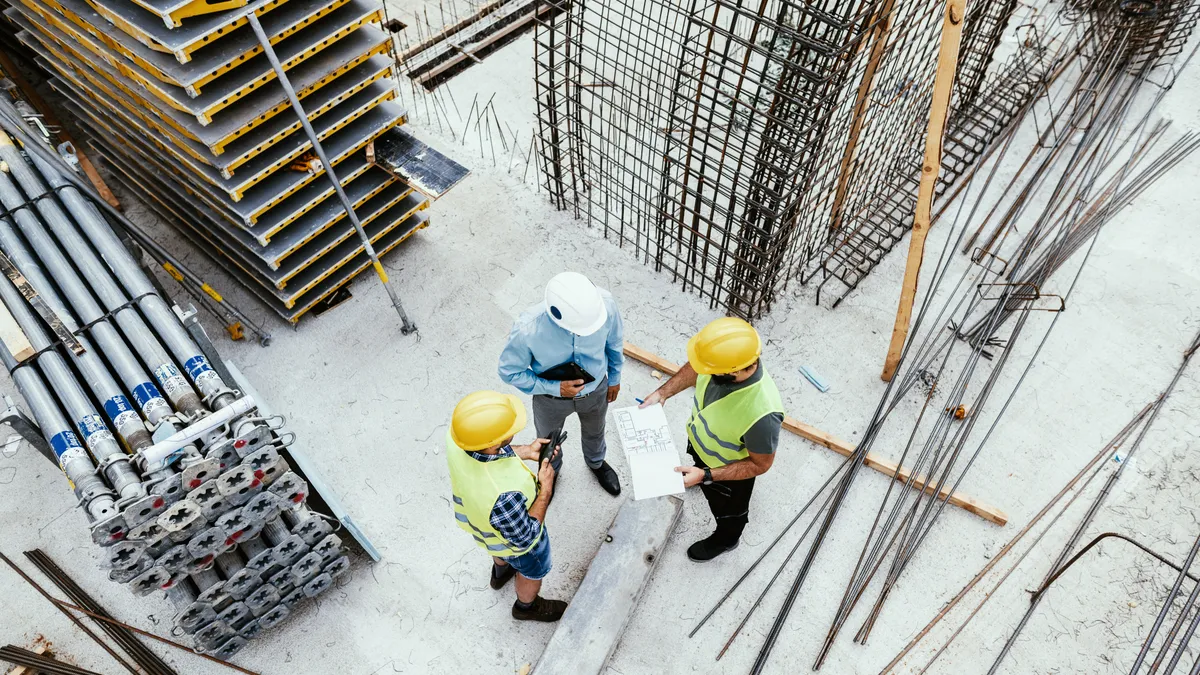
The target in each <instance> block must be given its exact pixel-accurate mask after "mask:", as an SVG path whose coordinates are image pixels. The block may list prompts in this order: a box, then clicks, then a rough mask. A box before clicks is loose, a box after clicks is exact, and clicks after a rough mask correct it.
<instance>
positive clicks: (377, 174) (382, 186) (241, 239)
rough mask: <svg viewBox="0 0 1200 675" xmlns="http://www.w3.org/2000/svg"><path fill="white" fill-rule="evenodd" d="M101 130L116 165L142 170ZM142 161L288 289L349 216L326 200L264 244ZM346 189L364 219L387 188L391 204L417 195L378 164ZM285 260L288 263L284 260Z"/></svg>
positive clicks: (96, 137) (159, 182)
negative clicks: (317, 243) (316, 245)
mask: <svg viewBox="0 0 1200 675" xmlns="http://www.w3.org/2000/svg"><path fill="white" fill-rule="evenodd" d="M96 131H98V133H93V147H96V148H97V150H99V151H100V152H101V154H103V155H104V156H105V157H106V158H107V159H108V161H109V162H110V163H112V164H114V165H116V166H117V168H119V169H121V170H123V171H125V172H126V173H127V174H129V175H130V176H134V175H136V174H138V173H139V172H138V171H135V170H133V169H131V168H130V166H133V164H132V162H133V161H135V160H133V159H132V158H130V157H128V155H127V154H126V153H125V152H122V151H121V150H120V149H119V145H118V143H117V142H116V141H115V140H114V139H113V138H112V137H111V136H109V135H107V134H106V133H105V132H103V131H102V130H96ZM137 161H140V164H138V165H139V166H145V167H149V168H151V169H156V171H155V172H151V173H147V172H146V171H144V170H143V171H142V172H141V173H142V174H143V175H144V176H145V177H144V178H143V181H142V182H150V183H152V184H153V185H154V186H156V187H159V188H161V189H160V194H161V193H162V192H164V191H165V192H169V193H170V194H171V196H172V197H173V198H174V201H175V203H176V204H187V206H188V210H189V211H190V212H193V213H196V214H198V215H199V216H201V218H202V219H203V220H204V221H205V222H206V229H207V231H208V232H210V233H211V234H213V235H214V236H216V237H217V238H218V239H219V238H221V237H226V238H229V239H232V240H234V241H235V242H236V243H238V244H240V245H241V246H240V247H231V248H232V250H234V252H235V253H238V254H239V255H246V256H252V257H246V258H245V260H246V261H247V264H248V265H249V266H250V267H252V268H256V269H258V271H260V272H261V273H262V274H263V276H264V277H266V278H268V279H269V280H270V281H271V282H272V283H273V284H275V285H276V287H277V288H283V287H284V285H285V284H286V283H287V280H288V279H289V278H291V276H292V275H294V274H295V273H296V272H297V271H298V270H299V268H300V267H303V266H304V265H305V264H308V262H311V260H312V259H313V258H315V257H316V256H315V255H314V254H313V251H312V250H311V249H310V250H309V251H308V252H307V253H304V252H303V251H301V249H302V248H304V247H306V246H307V245H308V244H309V243H310V242H312V241H313V240H314V239H316V238H317V237H318V236H320V235H322V234H323V233H325V232H327V231H328V230H329V229H330V228H331V227H332V226H334V225H336V224H337V223H339V222H340V221H341V220H342V219H343V218H345V216H346V212H345V209H343V208H342V205H341V202H340V201H338V200H336V199H327V200H325V201H323V202H322V203H321V204H320V205H319V207H318V208H317V209H314V210H313V211H310V212H309V213H307V214H305V216H303V217H302V218H299V219H297V220H296V221H295V222H294V223H292V224H291V225H289V226H288V227H286V228H284V229H283V230H282V231H281V232H280V233H278V234H277V235H276V236H275V237H274V238H272V239H271V241H270V242H268V243H266V244H262V243H260V242H259V241H257V240H256V239H254V238H253V237H252V236H250V235H249V234H248V233H247V232H245V231H244V230H241V229H239V228H235V227H233V226H231V225H229V223H227V222H225V221H224V220H223V219H222V218H221V217H220V216H218V215H217V214H215V213H213V212H212V210H211V209H210V208H207V207H206V206H205V205H204V204H202V203H197V201H196V200H195V199H194V197H193V196H192V195H190V194H189V193H187V192H186V191H184V190H183V188H182V187H181V186H179V185H178V184H177V183H175V182H173V181H169V180H164V178H163V177H164V176H166V175H167V173H166V169H165V167H164V166H163V165H162V164H160V163H158V162H156V161H154V160H152V159H148V158H144V157H140V158H138V160H137ZM345 190H346V194H347V196H348V197H349V198H350V201H351V203H352V204H353V205H354V208H355V211H356V213H359V216H360V218H362V217H363V213H365V212H359V209H360V207H363V205H364V204H366V203H367V202H368V201H370V200H372V199H374V198H375V197H376V196H377V195H380V194H381V193H384V192H385V191H386V192H387V193H388V199H387V200H386V203H387V204H388V205H389V206H390V205H391V204H392V203H395V202H396V201H398V200H400V199H403V198H405V197H408V196H409V195H410V194H412V189H411V188H409V187H408V186H407V185H405V184H403V183H402V182H399V181H397V180H396V179H395V178H394V177H392V176H390V175H388V173H387V172H385V171H382V170H379V169H370V170H368V171H365V172H363V174H362V175H361V176H357V177H355V179H354V180H353V181H350V182H349V183H348V184H347V185H346V187H345ZM340 231H341V232H342V233H343V236H349V234H350V232H351V230H350V229H345V228H343V229H342V230H340ZM324 241H326V243H328V242H329V240H328V238H326V239H325V240H324ZM340 241H341V238H338V239H337V240H336V241H335V242H334V243H337V242H340ZM243 252H244V253H243ZM297 253H300V254H301V255H300V257H299V258H295V259H294V258H293V254H297ZM285 260H286V264H284V263H285ZM302 261H307V262H302Z"/></svg>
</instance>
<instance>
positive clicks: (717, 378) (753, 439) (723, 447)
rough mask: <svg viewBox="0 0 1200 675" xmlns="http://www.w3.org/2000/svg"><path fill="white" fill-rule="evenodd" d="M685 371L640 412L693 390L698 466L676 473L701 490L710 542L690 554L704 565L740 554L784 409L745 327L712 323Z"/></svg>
mask: <svg viewBox="0 0 1200 675" xmlns="http://www.w3.org/2000/svg"><path fill="white" fill-rule="evenodd" d="M687 355H688V360H687V363H685V364H684V365H683V367H682V368H680V369H679V372H678V373H676V374H675V375H674V376H673V377H672V378H671V379H669V380H667V381H666V382H664V383H663V385H662V386H661V387H659V388H658V389H657V390H655V391H654V393H652V394H650V395H649V396H647V397H646V398H645V400H644V401H643V402H642V404H641V407H643V408H645V407H646V406H650V405H654V404H655V403H660V404H661V403H663V402H665V401H666V400H667V399H669V398H671V397H672V396H674V395H675V394H678V393H679V392H681V391H683V390H685V389H687V388H689V387H695V388H696V395H695V397H694V399H693V405H692V415H691V417H690V418H689V419H688V423H687V434H688V454H689V455H691V456H692V459H693V460H694V461H695V463H696V464H695V466H680V467H676V468H675V470H676V471H678V472H680V473H682V474H683V484H684V486H685V487H692V486H694V485H699V486H700V491H701V492H703V493H704V498H705V499H707V500H708V507H709V510H711V511H712V514H713V518H715V519H716V521H717V528H716V530H715V531H713V533H712V535H710V536H709V537H707V538H706V539H702V540H700V541H698V542H696V543H694V544H692V545H691V547H689V548H688V551H687V554H688V557H689V558H691V559H692V560H693V561H695V562H706V561H709V560H712V559H713V558H715V557H717V556H719V555H721V554H722V553H725V552H726V551H731V550H733V549H735V548H737V545H738V541H739V540H740V539H741V536H742V531H743V530H744V529H746V523H748V522H749V518H750V496H751V494H753V492H754V479H755V477H756V476H761V475H762V474H764V473H766V472H767V471H768V470H769V469H770V468H771V465H772V464H773V463H774V461H775V449H776V448H777V447H778V445H779V430H780V429H781V428H782V426H783V401H782V399H780V397H779V390H778V389H776V388H775V382H774V381H772V380H771V376H770V375H769V374H767V371H766V368H764V367H763V365H762V362H761V360H760V356H761V355H762V339H761V338H759V336H758V331H756V330H754V327H753V326H751V325H750V324H748V323H746V322H745V321H743V320H741V319H738V318H733V317H727V318H724V319H717V320H716V321H713V322H712V323H710V324H708V325H707V326H705V327H704V328H703V329H701V331H700V332H699V333H696V335H695V336H693V337H692V339H691V340H689V341H688V345H687Z"/></svg>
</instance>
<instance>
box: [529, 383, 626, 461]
mask: <svg viewBox="0 0 1200 675" xmlns="http://www.w3.org/2000/svg"><path fill="white" fill-rule="evenodd" d="M571 413H579V430H580V432H581V435H582V436H583V438H581V439H580V442H581V443H582V445H583V459H584V461H586V462H587V465H588V467H590V468H593V469H598V468H600V465H601V464H603V463H604V455H605V453H606V452H607V451H608V447H607V446H606V444H605V442H604V422H605V418H606V416H607V415H608V377H607V376H606V377H604V378H603V379H601V380H600V384H599V385H597V387H596V388H595V390H593V391H592V392H591V393H589V394H588V395H586V396H580V397H579V398H573V399H561V398H555V397H553V396H543V395H538V396H534V397H533V426H534V427H535V428H536V429H537V435H538V438H548V437H549V435H550V434H551V433H553V432H555V431H558V430H559V429H561V428H562V427H563V423H564V422H565V421H566V420H567V418H568V417H570V416H571ZM567 444H568V445H571V444H572V443H571V441H570V439H568V440H567ZM563 452H566V449H565V448H564V449H563ZM553 464H554V470H555V471H558V470H559V468H560V467H562V455H559V457H558V459H557V460H556V461H555V462H553Z"/></svg>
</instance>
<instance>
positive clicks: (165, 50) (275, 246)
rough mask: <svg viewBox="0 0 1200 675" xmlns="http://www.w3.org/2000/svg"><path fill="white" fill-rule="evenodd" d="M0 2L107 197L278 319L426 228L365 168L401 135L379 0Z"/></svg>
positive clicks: (404, 200)
mask: <svg viewBox="0 0 1200 675" xmlns="http://www.w3.org/2000/svg"><path fill="white" fill-rule="evenodd" d="M11 4H12V5H13V6H12V7H11V8H9V9H7V10H5V11H4V16H5V17H7V20H8V21H10V22H11V23H12V24H13V25H15V26H16V27H17V28H18V29H19V32H18V34H17V38H18V39H19V40H20V42H21V43H22V44H23V45H24V46H26V47H27V48H28V49H30V50H31V51H32V52H34V53H36V54H37V57H36V61H37V63H38V64H39V65H40V66H41V67H42V68H43V69H44V70H45V71H46V72H48V73H50V74H52V75H53V77H51V78H50V84H51V86H52V87H53V88H54V89H55V90H56V91H57V92H58V93H59V94H60V95H61V96H62V97H63V99H64V101H63V102H64V106H65V107H66V108H67V109H68V110H69V111H70V112H71V113H72V114H73V116H74V117H75V118H76V119H77V121H78V122H79V123H80V124H81V125H82V126H83V127H84V128H85V130H86V131H87V132H88V136H89V137H90V140H89V144H90V145H91V150H92V151H94V152H95V153H96V155H98V156H99V157H101V158H102V159H103V160H104V163H105V164H106V165H107V167H108V168H109V169H110V170H111V173H112V178H113V179H114V182H116V183H118V184H120V185H122V186H124V187H125V188H127V189H128V190H130V191H131V192H133V193H134V194H135V195H137V196H138V197H139V199H141V200H142V201H143V202H145V204H146V206H147V207H149V209H150V210H151V211H152V212H153V213H154V214H156V215H157V216H159V217H160V218H161V219H163V220H164V221H166V222H168V223H170V224H171V225H172V226H173V227H174V228H175V229H176V230H177V231H178V232H179V234H181V235H182V236H183V237H184V238H185V239H186V240H188V241H190V242H191V243H192V244H193V245H194V246H195V247H196V248H198V249H199V250H200V251H202V252H204V253H205V254H207V255H209V256H210V257H212V258H213V259H214V260H215V261H216V262H217V264H218V265H220V266H221V267H222V268H223V269H226V270H227V271H228V272H229V273H230V274H231V275H233V276H234V278H235V279H237V280H238V281H239V282H240V283H241V284H242V285H244V286H245V287H246V288H247V289H248V290H250V291H251V292H252V293H253V294H254V295H256V296H257V297H258V298H259V299H261V300H262V301H263V302H264V303H265V304H266V305H267V306H269V307H271V308H272V309H273V310H274V311H275V312H277V313H278V314H279V315H280V316H282V317H283V318H284V319H286V320H288V321H290V322H293V323H295V322H296V321H298V320H299V319H300V317H301V316H303V315H304V314H305V313H306V312H308V311H309V310H311V309H313V308H314V307H317V306H319V305H320V304H321V303H322V302H323V301H327V300H329V299H331V298H332V297H336V296H334V294H335V293H336V292H337V291H338V290H339V289H341V288H342V287H343V286H344V285H345V284H346V283H347V282H349V280H350V279H351V278H352V277H354V276H355V275H357V274H358V273H360V272H362V271H365V270H366V269H368V268H369V267H370V266H371V255H370V250H368V248H370V249H373V250H374V251H376V252H377V253H378V254H380V255H382V254H383V253H385V252H387V251H389V250H391V249H393V248H395V247H396V246H398V245H399V244H400V243H401V242H402V241H403V240H404V239H406V238H407V237H409V236H410V235H412V234H413V233H414V232H416V231H417V230H418V229H420V228H422V227H424V226H425V225H426V223H427V219H426V216H425V215H424V214H423V213H421V212H422V211H423V210H424V209H425V208H426V207H427V206H428V204H429V202H428V200H427V199H426V197H424V196H422V195H421V194H420V193H417V192H414V190H413V189H412V187H411V186H410V185H409V184H407V183H406V182H405V181H404V180H402V179H400V178H399V177H397V176H396V175H394V174H392V173H390V172H388V171H385V170H384V169H382V168H379V167H377V166H375V165H373V164H372V163H371V161H370V160H369V158H368V148H369V146H370V145H371V144H372V143H373V141H374V140H375V139H376V138H378V137H379V136H381V135H382V134H385V133H388V132H391V133H393V134H395V133H403V132H401V131H400V130H399V129H398V127H399V126H400V125H402V124H404V122H405V120H406V117H405V112H404V111H403V109H401V108H400V106H399V105H397V103H396V101H395V99H396V96H397V88H396V83H395V80H394V77H395V73H394V69H395V66H394V63H393V60H392V59H391V58H389V55H388V52H389V50H390V49H391V39H390V36H389V35H388V33H387V32H386V31H384V30H383V28H382V26H381V24H382V23H383V8H382V5H381V4H379V3H378V0H250V1H249V2H247V1H246V0H230V1H228V2H208V1H201V0H196V1H195V2H189V3H186V4H181V0H145V1H142V0H138V1H137V2H134V0H13V2H12V3H11ZM249 17H254V22H250V21H249V20H248V19H249ZM251 23H255V24H256V25H257V26H259V27H260V28H261V39H260V36H259V35H256V31H255V30H253V29H252V28H253V27H252V25H251ZM264 45H266V47H264ZM268 49H269V50H270V51H268ZM272 52H273V53H272ZM273 61H274V62H277V63H278V64H279V67H280V69H281V70H282V71H284V73H285V77H283V78H280V77H278V76H277V72H278V71H277V70H276V69H275V68H274V67H273V63H272V62H273ZM293 96H294V97H295V98H296V99H297V100H298V101H299V102H300V104H301V107H302V109H303V113H304V114H303V116H302V115H301V114H299V113H297V112H296V111H294V110H293V108H292V106H291V105H289V103H290V102H289V99H290V98H291V97H293ZM305 118H306V119H305ZM302 119H304V122H305V124H303V125H302V123H301V120H302ZM304 126H310V127H311V131H312V134H313V135H312V136H310V135H309V134H308V133H307V132H308V129H305V128H302V127H304ZM313 137H315V138H316V139H317V143H319V145H320V148H317V147H315V146H314V142H313V140H312V139H313ZM322 154H324V155H325V156H326V157H327V161H323V160H321V159H320V158H319V157H318V156H319V155H322ZM326 174H328V176H329V177H328V178H327V176H326ZM334 175H336V180H337V181H338V186H339V188H340V189H341V191H343V192H344V193H345V197H346V201H347V202H348V203H349V204H350V205H351V207H352V208H351V212H352V213H353V214H355V217H353V218H352V217H348V214H347V211H346V209H345V208H344V205H343V201H342V200H341V199H339V197H338V195H337V194H336V192H337V191H335V189H334V186H333V184H332V183H333V181H332V180H331V178H332V177H333V176H334ZM73 215H75V214H73ZM75 217H76V218H78V216H77V215H75ZM356 220H357V221H358V222H359V223H361V228H357V227H356V226H355V223H354V221H356ZM389 291H392V289H391V287H390V286H389ZM405 323H406V325H407V322H405ZM167 346H168V347H169V348H171V349H172V353H173V354H174V355H175V357H176V358H178V357H179V355H178V354H176V353H174V349H173V346H172V345H170V344H168V345H167ZM138 353H139V354H140V353H141V352H138Z"/></svg>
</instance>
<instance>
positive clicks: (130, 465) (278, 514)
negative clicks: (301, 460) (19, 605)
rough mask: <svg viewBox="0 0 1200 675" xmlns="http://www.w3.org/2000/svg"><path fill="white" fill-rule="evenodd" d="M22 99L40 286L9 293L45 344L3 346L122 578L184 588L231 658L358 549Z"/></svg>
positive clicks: (3, 195)
mask: <svg viewBox="0 0 1200 675" xmlns="http://www.w3.org/2000/svg"><path fill="white" fill-rule="evenodd" d="M16 111H17V109H16V107H15V106H14V105H13V102H12V101H11V100H9V99H8V97H7V96H6V95H4V94H0V126H2V127H3V128H4V129H5V130H7V133H0V162H2V166H3V169H2V170H0V250H2V251H3V254H4V255H3V256H0V266H3V267H4V272H5V274H6V275H8V276H9V278H14V279H17V280H19V282H20V284H22V285H24V286H25V287H27V288H28V289H29V290H28V292H26V291H27V288H25V287H23V288H21V289H20V290H18V285H15V284H11V283H7V282H5V283H3V284H0V300H2V301H3V303H4V305H5V307H7V309H8V310H9V313H10V314H11V315H12V317H13V320H15V321H16V323H17V325H18V326H19V328H20V332H21V334H22V335H23V337H24V339H25V340H27V344H25V345H17V344H14V343H13V342H12V339H13V338H12V332H11V331H10V332H9V333H8V334H6V337H5V342H4V344H3V345H0V361H3V363H4V365H5V366H6V368H7V370H8V371H9V372H10V373H11V375H12V378H13V380H14V382H15V383H16V385H17V388H18V390H19V391H20V392H21V394H22V396H23V397H24V398H25V400H26V402H27V403H28V405H29V407H30V409H31V411H32V413H33V416H34V418H35V419H36V421H37V423H38V426H39V427H40V431H41V433H42V435H43V436H44V439H45V443H44V444H42V445H41V447H42V449H43V450H44V451H45V453H46V454H47V456H48V458H50V459H51V460H52V461H54V462H56V463H57V464H58V466H59V467H60V468H61V469H62V471H63V473H64V474H66V477H67V479H68V480H69V481H70V486H71V489H72V490H73V491H74V493H75V495H76V497H77V498H78V500H79V503H80V506H81V507H82V508H81V511H82V513H83V514H85V515H86V517H87V519H88V525H89V529H90V530H91V538H92V540H93V541H94V542H95V543H97V544H99V545H100V546H102V547H105V552H106V556H105V559H106V561H107V564H108V566H109V568H110V574H109V576H110V578H111V579H113V580H114V581H117V582H119V583H123V584H128V586H129V588H130V589H131V590H132V591H133V592H134V593H136V594H138V595H147V594H150V593H152V592H155V591H158V590H166V591H167V593H168V595H170V596H171V597H172V598H173V600H175V602H176V604H177V605H178V606H179V608H180V612H179V614H178V615H177V617H176V626H177V628H178V629H179V631H181V632H184V633H187V634H189V635H191V636H193V638H194V642H195V647H196V648H197V649H200V650H202V651H205V652H208V653H212V654H216V655H218V656H220V657H221V658H227V657H229V656H232V655H233V654H234V653H236V652H237V651H238V650H240V649H241V648H242V647H243V646H245V644H246V641H247V640H250V639H252V638H254V637H256V636H257V635H258V634H259V633H261V632H262V631H263V630H265V629H269V628H272V627H274V626H276V625H278V624H279V623H280V622H282V621H283V620H284V619H285V618H287V617H288V616H289V615H290V613H291V611H292V609H293V608H294V607H295V606H296V605H297V604H298V603H301V602H303V601H304V600H305V599H306V598H310V597H313V596H316V595H318V594H320V593H322V592H323V591H325V590H327V589H328V588H329V587H330V586H331V585H332V583H333V581H334V579H335V578H337V577H338V576H340V575H342V574H344V573H345V572H346V571H347V570H348V569H349V565H350V561H349V558H347V557H346V555H345V552H344V549H343V546H342V541H341V539H340V538H339V537H338V536H337V535H336V534H334V533H333V528H332V527H331V525H330V520H329V519H327V518H326V517H322V516H321V515H319V514H317V513H316V512H314V511H311V510H310V509H309V508H308V505H307V502H308V494H309V488H308V484H307V482H306V481H305V480H304V479H303V478H302V477H301V476H300V475H298V474H297V473H296V472H294V471H293V470H292V467H291V466H290V465H289V463H288V461H287V455H288V453H287V450H286V446H287V445H288V444H289V443H290V442H291V440H292V439H294V435H292V434H290V433H288V432H285V431H283V420H282V418H280V417H272V416H267V415H264V414H263V413H262V412H261V406H260V404H259V402H257V401H255V400H254V398H253V397H252V396H251V395H248V394H246V393H245V392H244V391H239V390H238V389H237V388H235V387H236V386H237V385H236V384H235V383H233V382H229V381H227V377H228V376H227V375H225V376H223V375H222V370H223V368H222V367H221V366H220V365H219V364H214V363H212V362H210V361H209V360H208V358H207V357H206V356H205V353H204V349H203V348H202V347H201V346H200V345H199V344H198V343H197V342H196V341H195V340H194V339H193V337H192V336H191V335H190V334H189V333H188V331H187V330H186V328H185V327H184V325H183V324H182V323H181V322H180V320H179V318H178V316H177V315H176V314H175V312H174V311H172V309H171V308H170V306H169V304H168V302H167V301H166V299H164V298H163V297H162V296H160V295H159V294H158V292H157V291H156V290H155V288H154V286H153V284H152V283H151V281H150V279H149V277H148V276H147V274H146V273H145V271H144V269H143V268H142V267H141V266H140V265H139V263H138V262H137V261H136V260H135V259H134V258H133V257H132V255H131V254H130V253H129V251H128V250H127V249H126V248H125V246H124V244H123V243H122V242H121V240H120V239H119V238H118V237H117V235H116V234H115V232H114V231H113V230H112V228H111V227H110V226H109V224H108V222H106V221H105V219H104V218H102V217H101V216H100V213H99V211H98V210H97V209H96V208H95V205H94V204H93V203H92V202H90V201H89V198H88V196H87V195H85V194H83V193H81V192H79V191H78V190H77V189H76V188H75V187H73V186H72V184H71V182H70V181H69V179H68V175H69V174H67V173H66V172H65V171H66V169H65V168H64V167H62V166H61V165H57V166H56V164H55V163H54V161H53V159H54V155H53V150H52V149H51V148H50V146H49V145H42V144H40V143H33V142H31V139H33V138H34V137H33V136H31V135H29V132H28V131H27V130H26V131H24V132H22V128H23V127H22V124H23V121H21V120H20V118H19V116H18V113H17V112H16ZM10 134H12V135H16V136H17V137H18V138H23V139H24V140H25V141H26V144H25V146H24V147H25V153H26V154H23V153H22V152H21V150H20V149H18V147H17V146H16V145H15V144H14V143H13V141H12V139H10ZM39 148H40V151H41V152H40V154H39ZM35 299H36V300H37V302H34V300H35ZM35 310H36V313H35Z"/></svg>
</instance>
